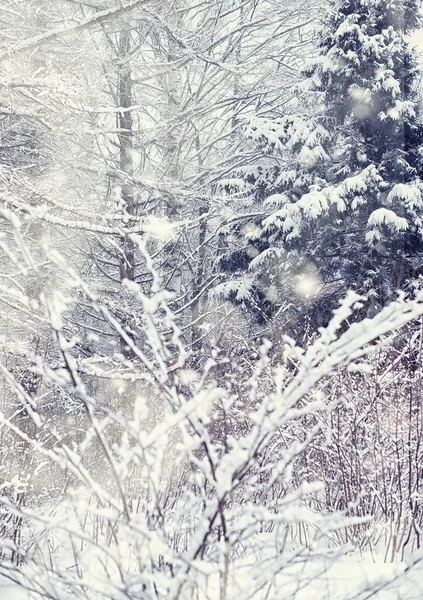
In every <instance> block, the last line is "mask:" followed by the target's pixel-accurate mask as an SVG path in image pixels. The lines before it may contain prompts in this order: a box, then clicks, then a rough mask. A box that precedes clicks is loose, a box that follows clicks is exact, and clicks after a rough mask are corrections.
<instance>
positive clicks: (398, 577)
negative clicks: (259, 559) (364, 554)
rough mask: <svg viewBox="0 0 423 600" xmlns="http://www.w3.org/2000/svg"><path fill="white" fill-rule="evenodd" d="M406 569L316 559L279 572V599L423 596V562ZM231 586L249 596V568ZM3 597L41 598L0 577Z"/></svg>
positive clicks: (212, 587)
mask: <svg viewBox="0 0 423 600" xmlns="http://www.w3.org/2000/svg"><path fill="white" fill-rule="evenodd" d="M421 558H422V559H423V555H422V557H421ZM405 570H406V564H405V563H396V564H383V563H379V564H375V563H373V562H372V561H371V560H369V559H360V560H354V559H353V558H342V559H341V560H338V561H337V562H336V563H334V564H332V565H331V566H325V565H324V564H323V563H316V564H314V565H312V566H310V565H307V567H306V568H304V567H302V568H301V569H298V568H293V567H292V568H289V569H287V570H285V571H284V572H283V573H281V574H280V575H279V576H278V578H277V589H278V590H283V593H281V595H280V597H279V598H280V600H289V599H294V598H295V600H353V599H354V600H367V599H369V600H370V598H371V599H372V600H421V599H422V598H423V565H422V564H421V563H419V564H418V565H416V566H414V567H412V568H411V569H409V570H408V571H407V572H406V573H405ZM389 582H390V583H389ZM269 583H270V582H269ZM216 584H217V581H215V582H213V581H210V580H209V585H208V586H207V589H204V590H203V593H204V600H219V591H218V590H219V586H218V585H216ZM246 584H247V585H246ZM275 587H276V586H275ZM275 587H273V588H272V593H270V594H269V597H271V598H275V595H274V590H275ZM230 588H232V589H231V590H230V591H231V592H232V593H230V594H228V597H230V598H234V599H235V598H236V599H237V600H246V599H247V598H248V594H247V595H245V594H246V593H247V589H248V570H247V569H243V568H240V569H239V572H238V573H235V574H233V576H232V585H230ZM237 588H238V589H237ZM268 591H269V588H264V589H263V595H262V597H263V598H265V597H266V595H267V593H268ZM240 594H243V595H242V596H241V595H240ZM244 596H245V598H244ZM0 600H40V598H39V596H34V595H31V594H30V593H27V592H25V591H24V590H22V589H20V588H18V587H17V586H16V585H14V584H12V583H10V582H9V581H8V580H6V579H4V578H0Z"/></svg>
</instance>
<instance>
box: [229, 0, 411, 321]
mask: <svg viewBox="0 0 423 600" xmlns="http://www.w3.org/2000/svg"><path fill="white" fill-rule="evenodd" d="M419 25H420V17H419V2H418V1H417V0H404V1H396V0H395V1H392V2H391V1H389V2H385V1H379V0H341V1H337V2H335V3H333V4H332V7H331V10H330V11H329V13H328V16H327V18H326V21H325V24H324V27H323V30H322V32H321V34H320V39H319V44H318V54H317V56H316V57H315V58H314V59H313V60H312V61H310V62H309V63H308V64H307V66H306V68H305V69H304V79H303V82H302V83H301V85H300V89H301V90H303V91H304V92H305V98H304V97H303V98H302V99H301V100H300V101H298V102H297V105H296V107H295V110H292V112H291V114H289V115H287V114H285V115H283V116H280V117H279V118H277V119H268V118H266V116H264V117H262V116H261V115H258V116H257V117H255V118H254V119H251V120H250V122H249V124H248V127H247V128H246V131H247V136H248V137H249V139H250V140H251V143H253V144H254V145H256V146H257V145H258V147H260V148H261V151H262V155H263V159H262V160H261V164H259V165H258V166H257V168H256V172H252V171H250V172H248V171H247V175H248V178H247V181H249V182H250V183H251V184H252V189H253V194H254V198H255V201H256V204H255V205H254V206H253V210H251V209H249V210H248V211H246V214H244V216H243V217H242V218H237V219H236V220H235V222H234V224H233V226H232V228H230V229H231V234H232V235H233V234H234V232H235V234H236V239H237V242H236V247H234V251H233V252H232V253H229V255H228V256H226V257H224V259H223V267H224V269H226V270H228V271H232V273H234V272H235V273H237V272H238V274H241V275H242V276H241V278H239V279H238V280H237V281H233V282H229V283H227V284H225V285H224V287H223V288H222V289H221V292H222V293H223V294H226V295H227V296H229V297H230V298H232V299H234V300H235V301H238V302H242V303H244V304H247V305H249V306H251V307H252V308H253V309H254V310H255V312H256V313H257V314H258V315H259V316H261V318H262V319H265V320H266V319H271V317H272V315H273V316H274V315H275V314H276V313H278V309H279V312H280V310H281V309H287V310H288V307H289V304H290V303H293V304H295V305H296V306H294V307H293V310H292V311H289V310H288V312H287V314H289V315H290V316H291V318H293V317H294V315H295V314H298V307H299V306H300V307H302V310H300V314H303V312H304V311H303V309H304V308H305V309H306V310H307V311H309V312H310V314H312V315H313V319H314V324H315V326H319V325H321V324H322V322H323V321H325V320H326V319H327V318H328V315H329V313H330V310H331V309H332V308H334V307H335V306H336V302H337V299H338V297H339V295H341V294H342V293H344V292H345V290H346V289H347V288H354V289H355V290H357V291H359V292H360V293H365V294H368V295H369V296H371V297H372V299H373V302H372V305H373V308H377V307H378V306H381V305H383V304H384V303H385V302H386V301H387V300H388V299H390V298H392V296H393V294H394V293H395V290H396V289H398V288H403V287H404V286H406V285H407V283H409V282H410V280H411V279H412V278H413V277H414V276H415V274H416V273H418V268H419V266H420V261H421V258H420V256H421V252H422V251H423V244H422V234H423V228H422V221H421V217H420V214H421V209H422V208H423V203H422V197H421V191H422V183H421V179H420V176H421V173H422V164H423V163H422V147H421V146H422V142H423V127H422V123H421V121H420V118H419V114H418V113H419V110H418V102H419V98H418V94H417V87H416V76H417V74H418V69H417V55H416V52H415V51H414V50H413V49H412V48H411V47H410V45H409V42H408V36H409V34H410V33H412V32H413V31H414V30H415V29H416V28H417V27H418V26H419ZM249 213H252V215H250V214H249ZM257 213H258V215H257ZM244 273H246V275H245V274H244ZM291 306H292V304H291ZM312 308H313V310H311V309H312Z"/></svg>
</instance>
